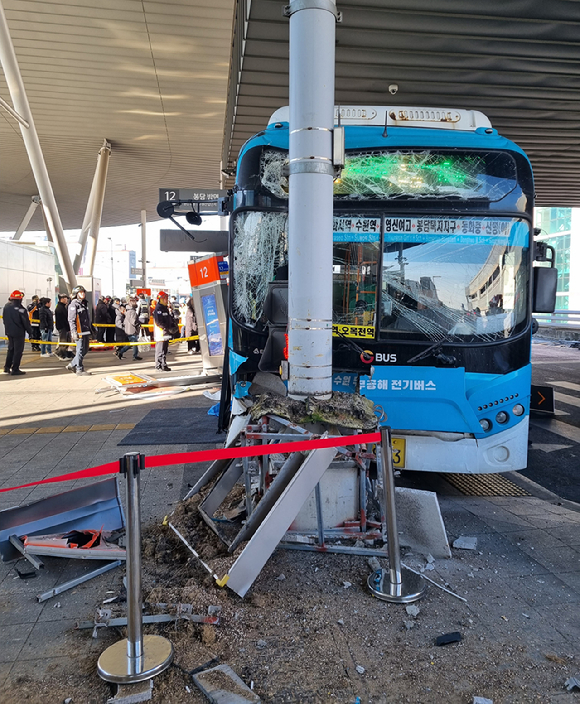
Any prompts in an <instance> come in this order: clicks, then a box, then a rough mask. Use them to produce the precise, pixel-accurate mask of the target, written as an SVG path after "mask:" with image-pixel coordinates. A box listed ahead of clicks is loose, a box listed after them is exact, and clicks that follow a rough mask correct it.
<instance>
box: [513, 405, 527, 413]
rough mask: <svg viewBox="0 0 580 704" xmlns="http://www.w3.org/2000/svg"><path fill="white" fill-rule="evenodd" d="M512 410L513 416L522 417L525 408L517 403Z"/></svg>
mask: <svg viewBox="0 0 580 704" xmlns="http://www.w3.org/2000/svg"><path fill="white" fill-rule="evenodd" d="M512 410H513V412H514V416H523V415H524V411H525V408H524V407H523V406H522V404H521V403H518V404H516V405H515V406H514V407H513V409H512Z"/></svg>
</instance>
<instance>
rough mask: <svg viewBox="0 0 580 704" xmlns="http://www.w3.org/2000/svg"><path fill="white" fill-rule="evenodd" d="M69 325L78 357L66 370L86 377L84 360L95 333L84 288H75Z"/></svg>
mask: <svg viewBox="0 0 580 704" xmlns="http://www.w3.org/2000/svg"><path fill="white" fill-rule="evenodd" d="M68 324H69V327H70V334H71V338H72V341H73V342H74V343H75V344H76V355H75V356H74V359H73V360H72V361H71V363H70V364H67V365H66V368H67V369H69V370H70V371H71V372H76V374H77V375H78V376H86V375H87V374H90V372H86V371H85V368H84V363H83V360H84V358H85V355H86V353H87V352H88V351H89V339H90V336H91V333H92V332H93V326H92V324H91V316H90V313H89V303H88V301H87V292H86V289H85V287H84V286H75V288H73V291H72V301H71V302H70V304H69V307H68Z"/></svg>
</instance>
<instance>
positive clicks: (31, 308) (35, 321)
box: [28, 296, 40, 352]
mask: <svg viewBox="0 0 580 704" xmlns="http://www.w3.org/2000/svg"><path fill="white" fill-rule="evenodd" d="M39 305H40V304H39V298H38V296H32V303H30V304H29V305H28V319H29V320H30V325H31V326H32V335H30V339H31V340H40V318H39V311H38V308H39ZM32 351H33V352H40V345H39V344H38V343H37V342H33V343H32Z"/></svg>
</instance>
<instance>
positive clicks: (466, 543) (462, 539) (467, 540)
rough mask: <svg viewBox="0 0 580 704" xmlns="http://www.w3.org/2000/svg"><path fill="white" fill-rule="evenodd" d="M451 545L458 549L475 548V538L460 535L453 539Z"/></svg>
mask: <svg viewBox="0 0 580 704" xmlns="http://www.w3.org/2000/svg"><path fill="white" fill-rule="evenodd" d="M453 547H454V548H459V549H460V550H477V538H472V537H468V536H465V535H460V536H459V538H457V540H454V541H453Z"/></svg>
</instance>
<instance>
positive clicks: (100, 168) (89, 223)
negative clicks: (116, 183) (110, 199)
mask: <svg viewBox="0 0 580 704" xmlns="http://www.w3.org/2000/svg"><path fill="white" fill-rule="evenodd" d="M110 156H111V145H110V144H109V143H108V142H107V140H106V139H105V140H103V146H102V147H101V148H100V149H99V153H98V155H97V166H96V168H95V175H94V176H93V182H92V184H91V192H90V193H89V199H88V201H87V209H86V210H85V217H84V220H83V224H82V227H81V234H80V235H79V251H78V253H77V255H76V257H75V261H74V265H73V267H74V270H75V274H78V273H79V271H80V268H81V266H82V263H83V258H84V256H85V249H86V246H87V240H88V237H89V232H91V231H92V230H94V228H95V225H94V224H93V223H94V222H95V220H96V221H97V226H96V233H97V235H96V238H95V251H96V239H97V238H98V233H99V228H100V225H101V216H102V213H103V201H104V198H105V186H106V184H107V172H108V169H109V157H110ZM91 234H92V233H91ZM91 257H92V259H93V261H94V255H93V252H92V251H91Z"/></svg>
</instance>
